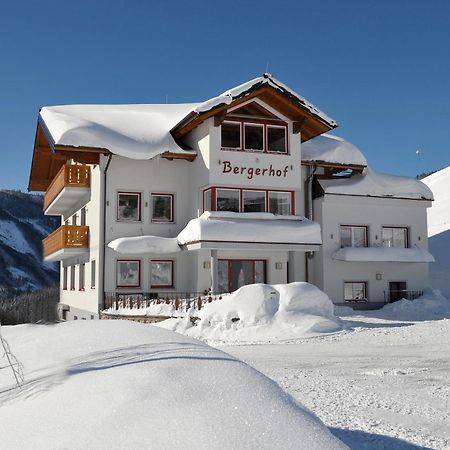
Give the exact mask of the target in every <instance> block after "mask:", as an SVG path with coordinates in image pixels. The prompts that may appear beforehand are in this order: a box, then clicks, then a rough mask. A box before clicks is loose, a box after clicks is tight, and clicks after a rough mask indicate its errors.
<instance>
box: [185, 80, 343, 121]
mask: <svg viewBox="0 0 450 450" xmlns="http://www.w3.org/2000/svg"><path fill="white" fill-rule="evenodd" d="M265 84H267V85H268V86H270V87H273V88H274V89H277V90H279V91H280V92H283V93H286V94H288V95H289V96H291V97H292V98H293V99H294V100H295V101H297V102H299V103H300V104H301V105H302V106H303V107H305V108H306V109H307V110H308V111H309V112H311V113H312V114H314V115H316V116H318V117H320V118H321V119H322V120H323V121H325V122H327V123H328V124H329V125H330V126H331V127H333V128H335V127H336V126H337V124H336V122H335V121H334V120H333V119H332V118H331V117H329V116H327V115H326V114H325V113H324V112H322V111H320V109H318V108H316V107H315V106H314V105H313V104H312V103H310V102H308V100H306V99H305V98H304V97H302V96H301V95H299V94H297V93H296V92H294V91H293V90H292V89H290V88H289V87H287V86H286V85H285V84H283V83H282V82H281V81H278V80H277V79H276V78H274V77H272V75H271V74H268V73H266V74H264V75H263V76H262V77H257V78H254V79H253V80H250V81H247V82H245V83H243V84H240V85H239V86H236V87H234V88H232V89H229V90H227V91H225V92H223V93H222V94H220V95H218V96H217V97H214V98H211V99H209V100H206V101H205V102H203V103H200V104H198V105H197V106H196V107H195V108H194V112H196V113H198V114H199V113H202V112H206V111H210V110H211V109H213V108H215V107H216V106H219V105H229V104H230V103H231V102H232V101H233V100H235V99H236V98H238V97H241V96H243V95H245V94H247V93H249V92H251V91H253V90H255V89H257V88H259V87H260V86H263V85H265Z"/></svg>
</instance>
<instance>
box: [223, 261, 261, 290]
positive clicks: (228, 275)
mask: <svg viewBox="0 0 450 450" xmlns="http://www.w3.org/2000/svg"><path fill="white" fill-rule="evenodd" d="M217 273H218V289H219V292H233V291H235V290H236V289H239V288H240V287H242V286H245V285H247V284H253V283H265V281H266V262H265V261H264V260H252V259H251V260H243V259H219V261H218V267H217Z"/></svg>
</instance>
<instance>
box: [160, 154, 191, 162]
mask: <svg viewBox="0 0 450 450" xmlns="http://www.w3.org/2000/svg"><path fill="white" fill-rule="evenodd" d="M160 156H161V158H164V159H168V160H170V161H172V160H174V159H184V160H186V161H194V159H195V158H197V155H196V154H195V153H168V152H167V153H161V155H160Z"/></svg>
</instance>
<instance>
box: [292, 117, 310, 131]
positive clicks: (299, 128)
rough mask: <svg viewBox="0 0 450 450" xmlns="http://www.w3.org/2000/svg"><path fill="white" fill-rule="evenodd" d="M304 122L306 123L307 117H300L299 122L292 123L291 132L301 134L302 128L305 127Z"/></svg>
mask: <svg viewBox="0 0 450 450" xmlns="http://www.w3.org/2000/svg"><path fill="white" fill-rule="evenodd" d="M306 122H308V118H307V117H302V118H301V119H300V120H297V121H295V122H292V132H293V133H294V134H298V133H300V132H302V131H303V128H304V127H305V125H306Z"/></svg>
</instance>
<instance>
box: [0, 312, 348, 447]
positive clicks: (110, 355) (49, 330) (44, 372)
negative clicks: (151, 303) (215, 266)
mask: <svg viewBox="0 0 450 450" xmlns="http://www.w3.org/2000/svg"><path fill="white" fill-rule="evenodd" d="M3 330H4V335H5V337H6V338H7V339H8V341H9V344H10V346H11V348H12V350H13V351H14V353H15V354H16V356H17V357H18V359H19V360H20V361H21V362H22V363H23V364H24V366H25V380H26V382H25V384H24V385H23V386H22V388H21V389H20V390H18V389H8V388H9V387H10V385H11V384H12V380H11V378H12V375H11V373H9V372H7V371H5V370H1V371H0V386H2V391H1V393H0V405H1V407H0V420H1V422H2V436H1V441H2V444H1V447H2V449H17V448H30V449H31V448H33V449H37V448H45V449H48V448H70V449H86V448H89V449H94V448H95V449H125V448H127V449H128V448H130V449H131V448H132V449H140V448H142V449H144V448H145V449H148V448H152V449H162V448H164V449H181V448H183V449H196V450H197V449H223V448H228V449H245V448H247V449H250V448H252V449H254V448H258V449H274V448H280V449H281V448H282V449H298V448H305V449H324V450H325V449H326V450H328V449H343V448H347V447H345V445H343V444H342V443H341V442H340V441H338V440H337V439H336V438H334V437H333V436H332V435H331V433H330V432H329V431H328V429H327V428H326V427H325V426H324V425H323V424H322V423H321V422H320V421H319V420H318V419H317V418H316V417H315V416H314V415H313V414H312V413H311V412H309V411H308V410H306V408H304V407H302V406H301V405H299V404H298V403H297V402H296V401H295V400H294V399H293V398H292V397H291V396H290V395H288V394H286V393H285V392H284V391H283V390H282V389H281V388H280V387H279V386H278V385H277V384H276V383H275V382H273V381H272V380H270V379H269V378H267V377H266V376H264V375H262V374H261V373H259V372H257V371H256V370H255V369H252V368H251V367H250V366H248V365H247V364H245V363H243V362H241V361H239V360H238V359H235V358H234V357H232V356H230V355H228V354H226V353H224V352H221V351H219V350H216V349H213V348H211V347H208V346H207V345H205V344H203V343H201V342H199V341H195V340H193V339H190V338H187V337H185V336H181V335H177V334H175V333H171V332H168V331H166V330H162V329H159V328H156V327H153V326H151V325H144V324H137V323H133V322H128V321H100V322H99V321H92V322H82V321H79V322H70V323H62V324H57V325H51V326H43V325H40V326H39V325H34V326H33V325H25V326H16V327H7V328H3ZM8 377H9V378H8Z"/></svg>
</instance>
